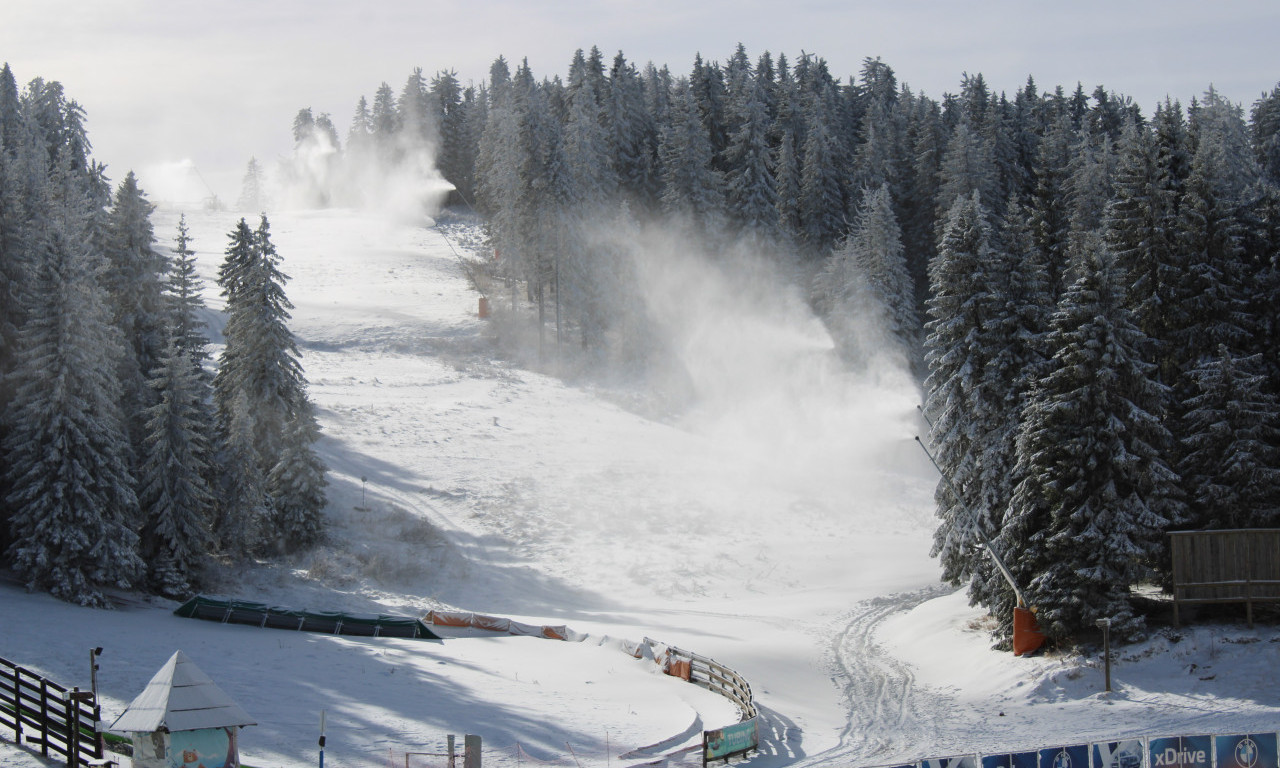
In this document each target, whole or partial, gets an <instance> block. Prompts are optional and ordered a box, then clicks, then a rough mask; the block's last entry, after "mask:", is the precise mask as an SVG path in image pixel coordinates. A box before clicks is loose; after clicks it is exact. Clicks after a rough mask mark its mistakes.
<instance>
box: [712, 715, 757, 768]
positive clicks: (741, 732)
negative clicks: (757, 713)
mask: <svg viewBox="0 0 1280 768" xmlns="http://www.w3.org/2000/svg"><path fill="white" fill-rule="evenodd" d="M759 744H760V731H759V724H758V723H757V722H756V718H754V717H753V718H751V719H750V720H747V721H745V722H741V723H738V724H737V725H730V726H727V727H725V728H720V729H718V730H714V731H703V732H702V759H703V761H704V762H705V761H707V760H714V759H715V758H717V757H728V756H729V755H736V754H738V753H739V752H749V751H751V750H753V749H755V748H756V747H757V746H758V745H759Z"/></svg>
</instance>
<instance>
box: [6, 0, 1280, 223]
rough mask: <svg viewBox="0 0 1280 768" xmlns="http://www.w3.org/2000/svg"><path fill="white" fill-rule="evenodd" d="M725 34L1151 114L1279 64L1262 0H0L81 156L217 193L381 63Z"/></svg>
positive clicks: (679, 57)
mask: <svg viewBox="0 0 1280 768" xmlns="http://www.w3.org/2000/svg"><path fill="white" fill-rule="evenodd" d="M739 42H741V43H743V44H744V45H745V46H746V47H747V51H748V53H749V54H750V56H751V58H752V60H753V61H754V60H755V59H756V58H757V57H758V56H759V55H760V53H762V52H763V51H766V50H768V51H769V52H771V53H772V54H774V55H775V56H776V55H777V54H778V53H785V54H787V56H788V58H789V59H791V60H792V61H794V59H795V57H796V55H798V54H799V53H800V52H801V51H805V52H808V53H812V54H816V55H819V56H822V57H823V58H825V59H826V60H827V61H828V62H829V64H830V67H831V71H832V73H833V74H834V75H836V76H838V77H841V78H842V79H847V77H848V76H849V75H851V74H856V73H857V72H858V70H859V68H860V66H861V62H862V60H863V59H864V58H865V57H868V56H872V57H874V56H879V57H881V58H882V59H883V60H884V61H885V62H886V63H887V64H889V65H890V66H891V67H893V69H894V71H895V72H896V73H897V75H898V80H899V82H900V83H906V84H909V85H910V86H911V87H912V88H913V89H915V90H916V91H923V92H925V93H926V94H928V95H930V96H932V97H935V98H936V97H940V96H941V95H942V94H943V93H944V92H947V91H955V90H956V89H957V87H958V84H959V82H960V78H961V74H962V73H964V72H969V73H976V72H981V73H982V74H983V75H984V76H985V77H986V79H987V82H988V84H989V85H990V86H991V87H992V89H993V90H996V91H1007V92H1010V93H1012V92H1013V91H1014V90H1016V89H1017V88H1020V87H1021V86H1022V85H1023V84H1024V83H1025V82H1026V79H1027V76H1028V75H1032V76H1034V77H1035V79H1036V82H1037V84H1038V85H1039V86H1040V88H1041V89H1042V90H1047V89H1051V88H1052V87H1053V86H1055V85H1063V86H1064V87H1066V88H1068V89H1073V88H1074V87H1075V84H1076V83H1077V82H1080V83H1083V85H1084V87H1085V90H1086V91H1088V92H1092V90H1093V88H1094V86H1096V85H1098V84H1102V85H1105V86H1106V87H1107V88H1108V89H1109V90H1113V91H1116V92H1119V93H1123V94H1126V95H1129V96H1131V97H1133V98H1134V99H1135V100H1136V101H1137V102H1138V104H1139V105H1141V106H1142V108H1143V111H1144V112H1145V113H1148V114H1149V113H1150V112H1151V111H1152V109H1153V108H1154V105H1155V103H1156V102H1157V101H1158V100H1162V99H1163V98H1164V97H1165V96H1166V95H1168V96H1171V97H1173V98H1176V99H1178V100H1180V101H1182V102H1183V104H1186V103H1187V102H1189V101H1190V100H1191V98H1192V97H1194V96H1199V95H1200V94H1201V93H1203V92H1204V91H1205V90H1206V89H1207V88H1208V86H1209V85H1210V84H1213V85H1214V86H1215V87H1216V88H1217V89H1218V91H1219V92H1221V93H1222V94H1224V95H1225V96H1226V97H1227V98H1229V99H1230V100H1232V101H1234V102H1237V103H1240V104H1242V105H1243V106H1244V107H1245V109H1246V111H1247V110H1248V109H1249V108H1250V107H1251V106H1252V104H1253V102H1254V101H1255V100H1256V99H1257V98H1258V97H1259V96H1260V95H1261V94H1262V93H1263V92H1264V91H1269V90H1270V89H1271V88H1273V87H1275V86H1276V85H1277V83H1278V82H1280V2H1276V1H1275V0H1247V1H1245V0H1241V1H1238V2H1233V1H1232V0H1224V1H1223V2H1220V3H1213V4H1211V3H1209V2H1206V1H1205V0H1165V1H1164V2H1154V1H1149V0H1142V1H1139V2H1125V0H1109V1H1108V2H1100V1H1098V0H1088V1H1087V2H1069V1H1068V0H1056V1H1055V2H1033V1H1032V0H1023V1H1022V2H1015V1H1014V0H997V1H995V2H991V1H989V0H983V2H977V3H961V2H942V1H941V0H928V1H926V0H915V1H912V0H889V1H888V2H886V1H885V0H876V1H875V2H867V1H866V0H791V1H790V2H788V1H787V0H768V1H767V2H766V1H764V0H626V1H623V0H595V1H594V2H583V1H581V0H551V1H550V2H547V1H543V0H385V1H379V0H366V1H364V2H358V1H357V0H79V1H77V0H0V61H7V62H8V63H9V65H10V66H11V68H12V69H13V71H14V75H15V77H17V79H18V82H19V84H20V85H21V84H25V83H26V82H27V81H29V80H30V79H31V78H33V77H37V76H40V77H44V78H45V79H49V80H59V81H61V82H62V83H63V85H64V86H65V87H66V89H67V92H68V94H69V95H70V96H71V97H72V98H74V99H76V100H77V101H79V102H80V103H81V104H82V105H83V106H84V107H85V109H86V110H87V112H88V117H89V131H90V139H91V140H92V142H93V145H94V156H95V157H96V158H97V159H98V160H99V161H101V162H104V163H106V164H107V166H108V170H109V175H111V176H112V178H113V179H115V180H119V179H120V178H122V177H123V176H124V174H125V172H127V171H128V170H129V169H134V170H136V171H137V172H138V173H139V175H140V177H141V178H142V182H143V186H144V188H146V189H150V190H152V196H153V198H155V197H157V195H158V190H161V189H163V188H164V187H165V185H166V183H167V180H166V179H165V178H164V177H163V176H162V175H161V173H160V171H159V170H158V169H159V168H162V167H168V168H170V169H173V168H177V167H182V166H181V165H180V164H184V165H185V166H190V165H191V164H194V166H195V167H196V168H198V169H199V171H200V172H201V174H202V175H203V177H204V178H205V179H207V180H208V182H209V184H210V185H211V186H212V187H213V189H214V190H215V191H216V192H217V193H218V194H219V195H221V196H222V197H223V198H224V199H225V200H231V201H233V200H234V199H235V198H236V196H237V195H238V194H239V183H240V177H241V176H242V175H243V171H244V167H245V164H246V162H247V161H248V159H249V157H250V156H251V155H256V156H257V157H258V158H259V159H261V160H269V159H272V158H274V157H277V156H279V155H281V154H283V153H285V152H287V151H288V150H289V148H290V144H291V139H290V126H291V123H292V119H293V116H294V114H296V113H297V111H298V109H300V108H302V107H308V106H309V107H312V108H313V109H314V110H315V111H317V112H329V113H331V114H332V115H333V119H334V122H335V124H336V125H337V126H338V127H339V132H340V133H342V134H343V135H345V132H346V128H347V126H348V125H349V123H350V120H351V115H352V112H353V110H354V107H355V104H356V101H357V100H358V99H359V98H360V96H362V95H364V96H368V97H370V99H372V96H373V92H374V90H375V89H376V88H377V87H378V85H379V84H380V83H381V82H382V81H384V80H385V81H387V82H389V83H390V84H391V85H392V87H393V89H395V91H396V92H397V93H398V92H399V90H400V87H401V86H402V85H403V84H404V81H405V78H406V77H408V75H409V73H410V72H411V71H412V69H413V67H415V66H420V67H422V68H423V70H424V71H425V72H426V73H427V74H428V75H431V74H433V73H435V72H436V71H438V70H441V69H453V70H455V71H456V72H457V73H458V76H459V78H460V79H461V80H462V81H463V82H464V83H466V82H467V81H476V82H479V81H481V80H483V79H484V78H485V77H486V75H487V73H488V68H489V64H490V63H492V61H493V60H494V59H495V58H496V57H497V56H499V55H503V56H505V57H506V58H507V59H508V61H512V62H518V61H519V60H520V59H522V58H526V57H527V58H528V60H529V63H530V65H531V66H532V67H533V71H534V73H535V75H537V76H539V77H543V76H552V75H557V74H558V75H561V76H563V75H564V74H565V71H566V69H567V66H568V63H569V60H570V58H571V57H572V55H573V52H574V51H575V50H576V49H578V48H583V49H589V48H590V47H591V46H592V45H597V46H599V47H600V49H601V50H602V51H603V52H604V53H605V55H606V56H607V57H608V58H609V59H610V60H611V59H612V57H613V55H614V54H616V53H617V52H618V51H619V50H621V51H622V52H623V53H624V54H625V55H626V57H627V59H628V60H630V61H632V62H635V63H636V64H637V66H641V67H642V66H643V65H644V64H645V63H647V62H649V61H652V62H654V63H655V64H658V65H662V64H666V65H668V66H669V67H670V68H671V70H672V72H673V73H676V74H685V73H687V72H688V71H689V69H690V68H691V64H692V62H693V57H694V54H696V53H699V52H700V53H701V54H702V56H703V57H704V58H705V59H709V60H718V61H721V62H723V61H725V60H727V59H728V57H729V56H730V55H731V54H732V53H733V51H734V48H735V46H736V45H737V43H739Z"/></svg>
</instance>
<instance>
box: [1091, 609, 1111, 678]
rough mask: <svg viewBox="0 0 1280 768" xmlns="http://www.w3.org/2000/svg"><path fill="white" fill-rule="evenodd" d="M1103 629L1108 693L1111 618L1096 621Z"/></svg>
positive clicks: (1104, 667) (1103, 657)
mask: <svg viewBox="0 0 1280 768" xmlns="http://www.w3.org/2000/svg"><path fill="white" fill-rule="evenodd" d="M1094 624H1095V625H1097V627H1098V629H1101V630H1102V667H1103V669H1105V670H1106V681H1107V693H1111V619H1098V620H1097V621H1095V622H1094Z"/></svg>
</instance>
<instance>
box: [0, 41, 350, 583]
mask: <svg viewBox="0 0 1280 768" xmlns="http://www.w3.org/2000/svg"><path fill="white" fill-rule="evenodd" d="M152 210H153V208H152V205H151V203H150V202H148V200H147V197H146V194H145V193H144V192H143V191H142V190H141V189H140V188H139V186H138V183H137V180H136V178H135V177H134V175H133V174H132V173H128V174H126V176H125V177H124V179H123V180H122V181H120V182H119V184H118V185H117V186H116V187H115V188H114V190H113V188H112V186H111V183H110V181H109V180H108V178H107V175H106V167H105V166H103V165H102V164H100V163H98V162H97V161H95V160H93V159H92V158H91V156H90V142H89V137H88V132H87V130H86V128H85V114H84V110H83V109H82V108H81V107H80V105H79V104H77V103H76V102H75V101H74V100H73V99H70V98H68V97H67V96H66V94H65V93H64V92H63V89H62V86H61V85H60V84H59V83H57V82H46V81H44V80H42V79H40V78H36V79H34V80H32V81H30V83H29V84H28V85H27V86H26V87H25V88H24V89H22V90H21V91H19V89H18V87H17V83H16V80H15V78H14V76H13V73H12V72H11V71H10V69H9V67H8V65H5V66H4V68H3V69H0V295H2V296H3V299H2V300H0V452H2V455H3V462H2V464H0V466H2V467H3V474H2V475H0V551H3V553H4V559H3V562H4V563H5V564H6V565H7V566H9V567H11V568H12V569H13V570H14V571H15V572H16V573H17V574H18V576H19V577H20V578H22V579H23V580H24V581H25V582H26V583H27V585H28V587H29V588H32V589H44V590H48V591H50V592H51V593H53V594H54V595H56V596H58V597H60V598H63V599H65V600H70V601H74V602H78V603H81V604H84V605H106V598H105V596H104V594H103V592H102V590H103V588H105V587H113V588H123V589H142V590H148V591H152V592H155V593H157V594H161V595H165V596H169V597H174V598H182V597H186V596H187V595H189V594H190V593H191V592H192V590H193V589H196V588H198V586H199V585H200V583H201V581H202V580H203V579H204V578H205V576H206V575H207V573H206V570H205V566H204V564H205V563H206V562H209V561H211V560H212V559H213V558H211V557H210V555H211V554H212V555H214V556H218V555H221V557H222V558H223V559H224V560H228V561H233V560H234V559H236V558H239V557H243V556H245V554H246V553H252V554H276V553H281V552H288V551H290V550H293V549H296V548H299V547H305V546H308V545H310V544H313V543H315V542H316V541H318V540H319V539H320V537H321V536H322V535H323V527H322V516H321V513H322V510H323V507H324V492H323V488H324V485H325V480H324V471H325V470H324V467H323V465H322V464H321V463H320V461H319V459H318V457H317V456H316V454H315V452H314V450H313V444H314V442H315V440H316V438H317V437H318V427H317V424H316V421H315V416H314V414H313V412H312V406H311V405H310V403H309V401H308V399H307V392H306V387H307V384H306V380H305V379H304V378H303V376H302V371H301V367H300V366H299V363H298V359H297V358H298V351H297V348H296V346H295V344H294V341H293V338H292V337H291V336H290V334H289V332H288V329H287V327H286V325H285V322H286V321H287V320H288V319H289V313H288V310H289V308H290V306H291V305H290V304H289V302H288V299H287V298H286V297H285V294H284V285H285V283H286V282H287V280H288V278H287V276H286V275H284V274H283V273H282V272H281V271H280V269H279V264H280V256H279V255H278V254H277V253H276V251H275V247H274V245H272V243H271V238H270V228H269V225H268V222H267V219H266V217H265V216H263V217H262V219H261V222H260V223H259V224H258V226H257V227H256V228H251V227H250V226H249V225H248V224H247V223H246V222H245V221H244V220H241V221H240V224H239V226H238V227H237V228H236V229H235V231H233V232H231V233H230V235H229V244H228V245H227V247H226V261H225V262H224V263H223V265H222V268H221V271H220V272H219V275H218V284H219V286H220V287H221V288H222V293H223V296H224V297H225V298H226V310H227V314H228V320H227V326H226V330H225V332H224V337H225V347H224V348H223V351H222V354H221V356H220V358H219V359H218V360H217V361H216V366H212V367H211V366H210V363H211V362H212V361H211V360H210V354H209V352H208V350H207V345H208V338H207V337H206V336H205V333H204V332H205V323H204V321H203V320H201V315H202V314H203V313H204V311H205V305H204V300H203V298H202V285H201V281H200V279H199V278H198V277H197V276H196V272H195V264H194V260H193V257H194V252H193V251H192V249H191V239H190V236H189V233H188V231H187V229H186V226H185V221H184V222H182V223H180V224H179V226H178V231H177V232H176V233H174V237H173V240H172V242H174V247H173V248H172V249H171V250H172V253H173V255H172V257H170V256H169V254H168V252H167V250H168V249H161V248H159V247H158V246H157V241H156V233H155V232H154V231H153V230H152V226H151V222H150V216H151V212H152ZM214 370H216V373H214Z"/></svg>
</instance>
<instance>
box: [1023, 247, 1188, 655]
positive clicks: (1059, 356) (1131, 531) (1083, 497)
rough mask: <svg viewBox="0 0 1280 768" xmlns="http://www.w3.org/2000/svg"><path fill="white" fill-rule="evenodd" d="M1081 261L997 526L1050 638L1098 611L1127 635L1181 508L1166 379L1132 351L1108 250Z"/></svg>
mask: <svg viewBox="0 0 1280 768" xmlns="http://www.w3.org/2000/svg"><path fill="white" fill-rule="evenodd" d="M1080 258H1081V259H1083V260H1084V261H1085V262H1086V263H1084V264H1076V265H1072V267H1071V269H1072V272H1073V273H1074V274H1077V275H1079V277H1078V278H1077V280H1076V282H1075V283H1073V284H1072V285H1071V286H1070V287H1069V288H1068V290H1067V292H1066V293H1065V294H1064V295H1063V297H1062V300H1061V301H1060V302H1059V305H1058V309H1057V311H1056V312H1055V314H1054V316H1053V319H1052V329H1051V330H1050V332H1049V334H1048V335H1047V336H1046V349H1047V352H1048V354H1049V355H1050V356H1051V359H1052V363H1051V364H1050V365H1049V366H1048V368H1047V371H1046V372H1045V373H1044V374H1043V375H1042V376H1041V377H1040V378H1039V379H1038V380H1037V381H1036V383H1035V385H1034V388H1033V391H1032V393H1031V399H1030V401H1029V402H1028V403H1027V406H1026V408H1025V411H1024V413H1023V419H1022V426H1021V429H1020V431H1019V435H1018V465H1017V467H1016V468H1015V469H1014V475H1015V477H1017V478H1018V479H1019V483H1018V487H1017V489H1016V490H1015V492H1014V495H1013V500H1012V503H1011V505H1010V508H1009V516H1008V519H1007V521H1006V523H1005V526H1006V527H1007V528H1009V529H1011V536H1010V538H1012V539H1014V540H1016V541H1018V542H1021V544H1022V546H1021V547H1020V548H1019V549H1018V550H1016V551H1014V552H1012V553H1010V557H1009V562H1010V567H1011V569H1012V570H1013V571H1014V574H1015V577H1016V578H1019V579H1020V580H1022V582H1023V584H1025V587H1024V591H1025V593H1026V595H1027V599H1028V600H1029V601H1030V603H1031V604H1032V605H1034V606H1036V607H1038V609H1039V613H1038V620H1039V623H1040V626H1041V628H1042V629H1043V630H1044V631H1045V632H1046V633H1048V634H1049V635H1051V636H1053V637H1057V638H1066V637H1070V636H1073V635H1076V634H1077V633H1079V632H1080V631H1082V630H1088V629H1089V628H1091V627H1092V626H1093V624H1094V622H1095V620H1097V619H1102V618H1107V619H1110V621H1111V630H1112V632H1115V633H1117V634H1118V635H1119V636H1120V637H1122V638H1135V637H1138V636H1139V635H1140V634H1141V633H1142V631H1143V628H1144V626H1145V620H1144V618H1143V617H1142V616H1141V615H1140V614H1138V613H1136V612H1135V610H1134V605H1133V593H1132V587H1134V586H1135V585H1137V584H1140V583H1142V582H1143V581H1144V580H1147V579H1149V578H1152V577H1153V576H1154V574H1155V573H1156V570H1155V569H1156V568H1157V567H1158V566H1159V565H1160V563H1161V561H1162V559H1163V558H1164V552H1165V547H1164V533H1165V531H1166V530H1168V528H1169V527H1170V526H1171V525H1177V524H1178V523H1180V522H1182V520H1183V519H1184V507H1183V504H1182V502H1181V498H1182V497H1181V491H1180V489H1179V487H1178V476H1177V474H1176V473H1175V472H1174V471H1173V469H1171V468H1170V467H1169V465H1168V464H1167V463H1166V458H1165V457H1166V456H1168V455H1169V450H1170V448H1171V443H1172V439H1173V438H1172V435H1171V434H1170V433H1169V431H1168V429H1167V428H1166V427H1165V426H1164V423H1163V419H1164V417H1165V414H1164V413H1163V412H1162V410H1161V408H1162V404H1163V402H1164V393H1163V392H1162V389H1163V387H1162V385H1160V384H1158V383H1157V382H1156V381H1154V380H1153V379H1152V378H1151V376H1152V374H1153V366H1152V365H1151V364H1149V363H1146V362H1145V361H1143V360H1142V358H1141V353H1140V350H1141V349H1142V348H1143V346H1144V345H1143V342H1142V339H1141V331H1139V330H1138V328H1137V327H1136V326H1135V325H1134V324H1133V321H1132V316H1131V313H1130V311H1129V309H1128V308H1127V307H1126V306H1125V305H1124V297H1123V292H1122V285H1121V280H1122V279H1123V278H1122V276H1121V275H1120V274H1119V273H1118V272H1117V270H1116V269H1115V268H1114V265H1113V263H1111V261H1110V260H1109V258H1108V257H1106V255H1105V253H1100V252H1098V251H1090V252H1087V253H1084V254H1082V255H1081V256H1080Z"/></svg>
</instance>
